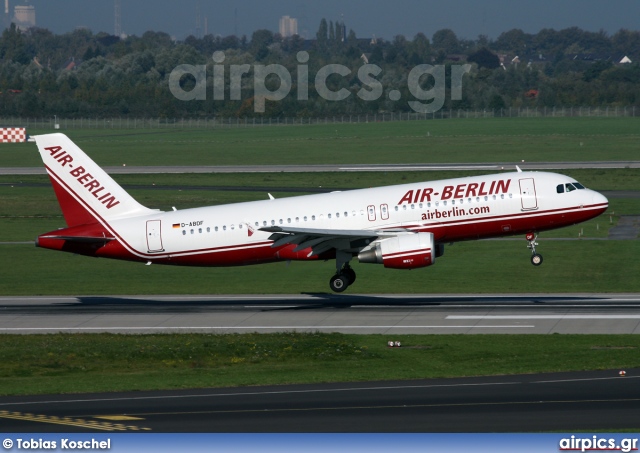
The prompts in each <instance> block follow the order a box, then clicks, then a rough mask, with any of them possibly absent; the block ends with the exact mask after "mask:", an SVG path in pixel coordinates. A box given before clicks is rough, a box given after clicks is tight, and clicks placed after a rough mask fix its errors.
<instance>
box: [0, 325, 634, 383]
mask: <svg viewBox="0 0 640 453" xmlns="http://www.w3.org/2000/svg"><path fill="white" fill-rule="evenodd" d="M470 339H472V341H470ZM394 340H397V341H401V342H402V345H403V347H401V348H388V347H387V346H386V338H385V337H383V336H380V335H341V334H318V333H316V334H295V333H282V334H245V335H193V334H185V335H109V334H94V335H84V334H78V335H63V334H58V335H2V336H0V394H1V395H19V394H46V393H49V394H54V393H70V392H96V391H125V390H152V389H180V388H197V387H223V386H246V385H271V384H290V383H318V382H345V381H375V380H383V379H394V380H395V379H423V378H437V377H454V376H479V375H498V374H502V375H504V374H523V373H533V372H554V371H570V370H571V371H579V370H595V369H630V368H636V367H639V366H640V356H639V355H638V348H640V336H638V335H635V336H632V335H588V336H587V335H521V336H518V335H499V336H498V335H473V336H466V335H400V336H395V337H394Z"/></svg>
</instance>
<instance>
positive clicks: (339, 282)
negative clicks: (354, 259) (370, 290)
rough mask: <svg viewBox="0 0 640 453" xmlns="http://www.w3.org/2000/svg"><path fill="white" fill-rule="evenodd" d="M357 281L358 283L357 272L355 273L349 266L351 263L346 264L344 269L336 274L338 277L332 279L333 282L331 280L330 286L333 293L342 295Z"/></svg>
mask: <svg viewBox="0 0 640 453" xmlns="http://www.w3.org/2000/svg"><path fill="white" fill-rule="evenodd" d="M355 281H356V271H354V270H353V269H352V268H351V266H349V263H346V264H345V265H344V266H343V267H342V269H340V270H339V271H338V272H337V273H336V275H334V276H333V277H331V280H329V286H330V287H331V290H332V291H335V292H336V293H341V292H342V291H344V290H345V289H347V287H348V286H349V285H351V284H353V282H355Z"/></svg>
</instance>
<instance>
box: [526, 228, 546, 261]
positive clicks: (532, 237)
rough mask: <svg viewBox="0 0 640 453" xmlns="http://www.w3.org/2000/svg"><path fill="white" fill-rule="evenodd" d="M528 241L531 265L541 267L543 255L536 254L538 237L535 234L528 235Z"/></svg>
mask: <svg viewBox="0 0 640 453" xmlns="http://www.w3.org/2000/svg"><path fill="white" fill-rule="evenodd" d="M526 239H527V242H528V243H529V245H527V248H528V249H530V250H531V264H533V265H534V266H540V265H541V264H542V255H540V254H539V253H536V245H538V243H537V242H536V240H537V239H538V235H537V234H535V233H527V236H526Z"/></svg>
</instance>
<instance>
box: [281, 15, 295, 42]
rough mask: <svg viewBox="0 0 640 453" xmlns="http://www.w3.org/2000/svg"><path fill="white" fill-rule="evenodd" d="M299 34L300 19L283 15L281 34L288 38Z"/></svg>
mask: <svg viewBox="0 0 640 453" xmlns="http://www.w3.org/2000/svg"><path fill="white" fill-rule="evenodd" d="M297 34H298V19H294V18H293V17H289V16H282V17H281V18H280V35H282V37H283V38H288V37H290V36H293V35H297Z"/></svg>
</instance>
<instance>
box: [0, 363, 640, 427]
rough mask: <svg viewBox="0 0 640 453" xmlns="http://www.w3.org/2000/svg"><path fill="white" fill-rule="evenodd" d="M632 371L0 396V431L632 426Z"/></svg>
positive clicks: (639, 373) (638, 373) (637, 377)
mask: <svg viewBox="0 0 640 453" xmlns="http://www.w3.org/2000/svg"><path fill="white" fill-rule="evenodd" d="M639 383H640V370H627V376H626V377H619V376H618V372H617V370H609V371H598V372H580V373H554V374H538V375H523V376H497V377H480V378H457V379H431V380H420V381H404V382H367V383H352V384H345V383H341V384H326V385H295V386H272V387H243V388H228V389H200V390H181V391H164V392H132V393H107V394H86V395H54V396H25V397H2V398H0V425H1V426H2V430H3V431H5V432H105V431H107V432H108V431H116V432H123V431H125V432H149V431H152V432H540V431H576V430H585V431H596V430H598V431H611V430H617V429H637V428H638V426H640V411H638V403H639V402H640V385H638V384H639Z"/></svg>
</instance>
